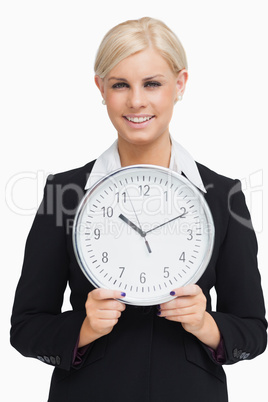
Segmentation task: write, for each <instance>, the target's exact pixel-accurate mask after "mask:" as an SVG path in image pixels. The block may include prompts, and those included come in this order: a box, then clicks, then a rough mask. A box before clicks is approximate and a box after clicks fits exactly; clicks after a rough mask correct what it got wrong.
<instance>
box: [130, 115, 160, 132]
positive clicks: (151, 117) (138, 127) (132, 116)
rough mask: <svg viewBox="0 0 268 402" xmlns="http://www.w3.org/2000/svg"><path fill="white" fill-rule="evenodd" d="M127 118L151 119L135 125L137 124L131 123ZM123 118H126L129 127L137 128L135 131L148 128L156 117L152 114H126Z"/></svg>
mask: <svg viewBox="0 0 268 402" xmlns="http://www.w3.org/2000/svg"><path fill="white" fill-rule="evenodd" d="M127 117H130V118H132V119H134V118H135V117H137V118H140V117H142V118H144V117H150V120H146V121H144V122H142V123H135V122H133V121H129V120H128V119H127ZM123 118H124V120H125V122H126V124H127V125H128V126H129V127H131V128H135V129H142V128H145V127H147V126H148V125H149V124H151V122H152V121H153V120H154V118H155V116H154V115H152V114H126V115H124V116H123Z"/></svg>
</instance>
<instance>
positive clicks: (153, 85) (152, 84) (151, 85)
mask: <svg viewBox="0 0 268 402" xmlns="http://www.w3.org/2000/svg"><path fill="white" fill-rule="evenodd" d="M161 85H162V84H161V83H160V82H158V81H147V82H146V83H145V84H144V86H145V87H149V88H156V87H161Z"/></svg>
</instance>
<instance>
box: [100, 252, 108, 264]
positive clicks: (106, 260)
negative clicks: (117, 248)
mask: <svg viewBox="0 0 268 402" xmlns="http://www.w3.org/2000/svg"><path fill="white" fill-rule="evenodd" d="M101 260H102V262H104V263H106V262H108V253H107V252H106V251H104V252H103V253H102V259H101Z"/></svg>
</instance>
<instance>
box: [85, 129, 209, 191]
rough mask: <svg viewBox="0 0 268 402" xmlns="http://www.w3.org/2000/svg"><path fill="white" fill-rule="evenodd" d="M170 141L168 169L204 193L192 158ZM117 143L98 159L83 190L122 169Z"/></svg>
mask: <svg viewBox="0 0 268 402" xmlns="http://www.w3.org/2000/svg"><path fill="white" fill-rule="evenodd" d="M170 139H171V144H172V145H171V158H170V164H169V169H171V170H174V171H175V172H177V173H179V174H182V173H184V174H185V176H186V177H187V179H188V180H189V181H190V182H191V183H192V184H194V185H195V186H196V187H198V188H199V189H200V190H201V191H203V192H204V193H206V189H205V187H204V184H203V182H202V179H201V176H200V174H199V171H198V168H197V165H196V163H195V161H194V159H193V157H192V156H191V155H190V154H189V152H188V151H186V149H185V148H183V147H182V146H181V145H180V144H179V143H178V142H176V141H175V140H174V139H173V138H172V137H170ZM117 142H118V140H116V141H115V142H114V143H113V144H112V145H111V146H110V147H109V148H108V149H107V150H106V151H105V152H103V153H102V154H101V155H100V156H99V157H98V159H97V160H96V162H95V163H94V166H93V168H92V171H91V173H90V175H89V178H88V180H87V183H86V186H85V190H88V189H89V188H90V187H92V186H93V185H94V184H95V183H96V182H97V181H98V180H100V179H101V178H102V177H104V176H106V175H107V174H109V173H111V172H113V171H114V170H117V169H120V168H121V167H122V166H121V161H120V156H119V152H118V145H117Z"/></svg>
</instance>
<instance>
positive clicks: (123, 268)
mask: <svg viewBox="0 0 268 402" xmlns="http://www.w3.org/2000/svg"><path fill="white" fill-rule="evenodd" d="M119 269H121V270H122V271H121V274H120V276H119V278H122V275H123V273H124V271H125V269H126V268H125V267H119Z"/></svg>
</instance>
